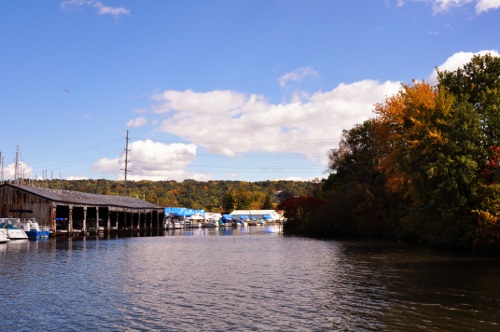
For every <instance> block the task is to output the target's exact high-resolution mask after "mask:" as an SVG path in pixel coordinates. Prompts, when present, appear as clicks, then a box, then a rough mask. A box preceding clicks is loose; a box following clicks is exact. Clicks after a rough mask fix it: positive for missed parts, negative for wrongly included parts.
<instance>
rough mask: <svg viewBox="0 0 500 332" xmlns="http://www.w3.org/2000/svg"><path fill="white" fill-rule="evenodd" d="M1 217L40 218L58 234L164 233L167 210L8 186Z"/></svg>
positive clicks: (0, 197) (0, 200) (0, 198)
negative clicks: (137, 231)
mask: <svg viewBox="0 0 500 332" xmlns="http://www.w3.org/2000/svg"><path fill="white" fill-rule="evenodd" d="M0 217H4V218H7V217H12V218H36V221H37V222H38V224H39V225H40V226H45V227H48V228H49V229H50V230H51V231H52V232H53V233H54V234H56V233H59V234H61V233H77V232H98V231H120V230H148V229H150V230H154V229H158V230H160V229H162V227H163V219H164V217H165V210H164V208H163V207H161V206H158V205H155V204H152V203H149V202H145V201H142V200H140V199H137V198H133V197H123V196H108V195H97V194H88V193H83V192H77V191H69V190H57V189H47V188H38V187H29V186H22V185H15V184H4V185H1V186H0Z"/></svg>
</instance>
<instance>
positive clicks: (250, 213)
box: [231, 210, 281, 221]
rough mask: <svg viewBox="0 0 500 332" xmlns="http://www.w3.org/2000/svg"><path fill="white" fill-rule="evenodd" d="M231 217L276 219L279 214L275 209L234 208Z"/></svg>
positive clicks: (278, 218)
mask: <svg viewBox="0 0 500 332" xmlns="http://www.w3.org/2000/svg"><path fill="white" fill-rule="evenodd" d="M231 216H232V217H233V219H245V220H266V221H278V220H280V218H281V216H280V214H279V213H278V212H276V211H275V210H234V211H233V212H231Z"/></svg>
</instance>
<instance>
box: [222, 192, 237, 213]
mask: <svg viewBox="0 0 500 332" xmlns="http://www.w3.org/2000/svg"><path fill="white" fill-rule="evenodd" d="M221 202H222V211H223V212H224V213H231V212H233V210H234V206H235V200H234V196H233V194H232V193H231V192H230V191H228V192H226V193H225V194H224V195H223V196H222V199H221Z"/></svg>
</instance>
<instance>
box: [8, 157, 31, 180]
mask: <svg viewBox="0 0 500 332" xmlns="http://www.w3.org/2000/svg"><path fill="white" fill-rule="evenodd" d="M32 172H33V168H32V167H31V166H28V164H26V163H25V162H24V161H20V162H18V163H17V177H18V178H20V177H25V178H28V177H31V176H32V175H33V174H31V173H32ZM2 175H3V179H2V180H5V181H8V180H15V177H16V164H15V163H12V164H8V165H6V166H4V167H3V174H2Z"/></svg>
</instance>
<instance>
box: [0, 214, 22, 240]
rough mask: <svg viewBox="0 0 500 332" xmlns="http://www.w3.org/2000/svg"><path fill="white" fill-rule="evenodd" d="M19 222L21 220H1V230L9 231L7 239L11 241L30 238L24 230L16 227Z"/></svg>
mask: <svg viewBox="0 0 500 332" xmlns="http://www.w3.org/2000/svg"><path fill="white" fill-rule="evenodd" d="M18 220H19V218H0V228H4V229H6V230H7V237H8V238H9V239H10V240H22V239H27V238H28V235H27V234H26V232H25V231H24V230H23V229H22V228H19V227H16V226H15V224H16V223H17V222H18Z"/></svg>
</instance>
